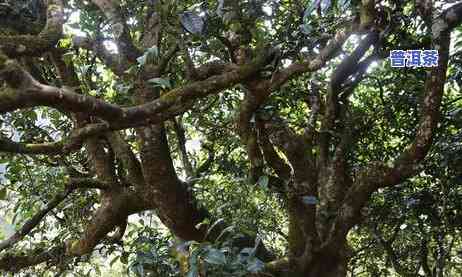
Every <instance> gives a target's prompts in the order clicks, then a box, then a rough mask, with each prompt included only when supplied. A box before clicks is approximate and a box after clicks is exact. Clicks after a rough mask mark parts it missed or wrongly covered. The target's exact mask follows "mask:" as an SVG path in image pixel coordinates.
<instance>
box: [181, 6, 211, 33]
mask: <svg viewBox="0 0 462 277" xmlns="http://www.w3.org/2000/svg"><path fill="white" fill-rule="evenodd" d="M180 22H181V25H182V26H183V28H184V29H185V30H186V31H188V32H189V33H191V34H193V35H201V34H202V32H203V31H204V27H205V23H204V19H203V18H202V17H200V16H199V15H198V14H196V13H193V12H190V11H186V12H184V13H183V14H181V15H180Z"/></svg>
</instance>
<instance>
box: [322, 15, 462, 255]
mask: <svg viewBox="0 0 462 277" xmlns="http://www.w3.org/2000/svg"><path fill="white" fill-rule="evenodd" d="M444 14H447V13H444ZM442 18H443V19H444V18H445V17H444V16H443V17H441V18H439V19H437V20H436V21H435V22H434V24H433V28H432V29H433V45H434V48H435V49H438V50H439V55H440V56H439V57H440V58H439V66H438V67H434V68H433V69H432V70H431V72H430V73H429V74H428V76H427V80H426V85H425V90H426V93H425V96H424V99H423V104H422V108H421V114H422V115H421V118H420V122H419V125H418V127H417V132H416V135H415V139H414V141H413V142H412V143H411V145H410V146H409V147H407V148H406V150H405V151H404V152H403V153H402V154H401V156H400V157H399V158H398V159H397V160H396V161H395V163H394V165H393V167H388V166H386V165H384V164H383V163H381V162H379V163H377V162H376V163H372V164H371V165H370V166H369V167H367V168H366V169H364V170H362V171H361V172H360V173H359V174H358V177H357V178H356V180H355V182H354V184H353V185H352V186H351V188H350V190H349V191H348V192H347V195H346V196H345V200H344V203H343V204H342V206H341V208H340V209H339V213H338V216H337V218H336V220H335V223H334V225H333V227H332V230H331V232H330V240H329V242H328V245H326V247H333V246H334V245H335V243H336V242H337V240H339V239H341V238H344V237H345V235H346V234H347V233H348V231H349V230H350V229H351V228H352V227H353V226H354V225H355V224H356V223H357V222H358V220H359V218H360V211H361V208H362V207H363V206H364V204H365V203H366V202H367V201H368V200H369V198H370V196H371V194H372V193H373V192H374V191H376V190H377V189H379V188H381V187H389V186H395V185H397V184H399V183H401V182H402V181H404V180H406V179H407V178H409V177H412V176H414V175H415V174H416V173H417V172H418V165H419V163H420V162H421V161H422V160H423V159H424V158H425V156H426V155H427V153H428V151H429V149H430V147H431V145H432V142H433V136H434V133H435V130H436V127H437V124H438V121H439V117H440V106H441V100H442V96H443V92H444V84H445V82H446V71H447V66H448V60H449V44H450V31H451V28H449V27H448V24H447V23H445V21H444V20H443V19H442ZM442 20H443V21H442ZM460 20H462V18H460Z"/></svg>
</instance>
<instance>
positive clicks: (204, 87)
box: [0, 50, 274, 129]
mask: <svg viewBox="0 0 462 277" xmlns="http://www.w3.org/2000/svg"><path fill="white" fill-rule="evenodd" d="M273 54H274V51H271V50H270V51H263V53H262V54H261V55H260V56H259V57H257V58H256V59H255V60H254V61H252V62H251V63H249V64H245V65H243V66H239V67H237V68H236V69H235V70H233V71H230V72H226V73H223V74H220V75H216V76H212V77H209V78H208V79H206V80H204V81H197V82H194V83H191V84H189V85H186V86H184V87H180V88H176V89H173V90H171V91H170V92H168V93H165V94H163V95H162V96H161V97H160V98H158V99H156V100H154V101H151V102H148V103H146V104H143V105H138V106H133V107H128V108H122V107H120V106H117V105H114V104H111V103H107V102H105V101H102V100H100V99H97V98H95V97H92V96H87V95H81V94H78V93H74V92H73V91H71V90H70V89H68V88H56V87H52V86H47V85H43V84H40V83H38V82H37V81H36V80H35V79H33V78H32V76H31V75H30V74H29V73H27V72H25V71H24V70H23V69H22V68H21V67H20V66H19V65H18V64H17V63H16V62H14V61H12V60H8V59H7V58H6V57H5V56H2V57H0V70H1V71H0V76H1V77H3V78H4V79H5V81H6V82H7V83H8V85H9V86H10V87H11V88H12V89H11V90H4V91H3V92H2V93H0V113H5V112H9V111H14V110H16V109H20V108H27V107H35V106H50V107H54V108H59V109H62V110H66V111H70V112H75V113H86V114H87V115H88V116H97V117H100V118H102V119H104V120H106V121H108V122H109V123H110V125H111V129H124V128H128V127H137V126H144V125H147V124H149V123H151V124H152V123H158V122H162V121H165V120H167V119H169V118H171V117H173V116H175V115H177V114H180V113H182V112H184V111H186V110H188V109H189V108H190V107H191V106H192V105H193V104H194V100H196V99H198V98H201V97H205V96H207V95H209V94H212V93H215V92H218V91H221V90H223V89H225V88H229V87H232V86H233V85H235V84H237V83H239V82H242V81H243V80H246V79H248V78H249V77H251V76H253V75H254V74H256V73H257V72H259V71H260V70H261V69H262V67H263V66H264V65H266V64H268V63H269V62H270V61H271V59H272V56H273Z"/></svg>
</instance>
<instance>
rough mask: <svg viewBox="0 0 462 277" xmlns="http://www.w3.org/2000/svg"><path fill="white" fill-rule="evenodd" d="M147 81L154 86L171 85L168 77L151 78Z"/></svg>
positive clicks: (166, 86) (165, 86) (168, 87)
mask: <svg viewBox="0 0 462 277" xmlns="http://www.w3.org/2000/svg"><path fill="white" fill-rule="evenodd" d="M148 83H150V84H152V85H153V86H154V87H161V88H162V89H170V88H171V87H172V86H171V84H170V80H169V79H164V78H152V79H149V80H148Z"/></svg>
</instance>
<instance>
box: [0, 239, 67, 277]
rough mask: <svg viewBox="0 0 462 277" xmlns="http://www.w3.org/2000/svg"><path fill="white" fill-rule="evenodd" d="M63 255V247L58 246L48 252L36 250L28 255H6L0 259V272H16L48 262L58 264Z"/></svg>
mask: <svg viewBox="0 0 462 277" xmlns="http://www.w3.org/2000/svg"><path fill="white" fill-rule="evenodd" d="M64 253H65V246H64V245H60V246H56V247H53V248H51V249H49V250H42V249H37V250H35V251H33V254H30V255H10V254H8V255H6V256H4V257H2V258H0V272H1V271H10V272H18V271H19V270H21V269H23V268H27V267H31V266H35V265H38V264H41V263H44V262H47V261H50V260H54V263H55V264H56V263H58V262H59V261H60V260H61V258H62V257H63V254H64Z"/></svg>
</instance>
